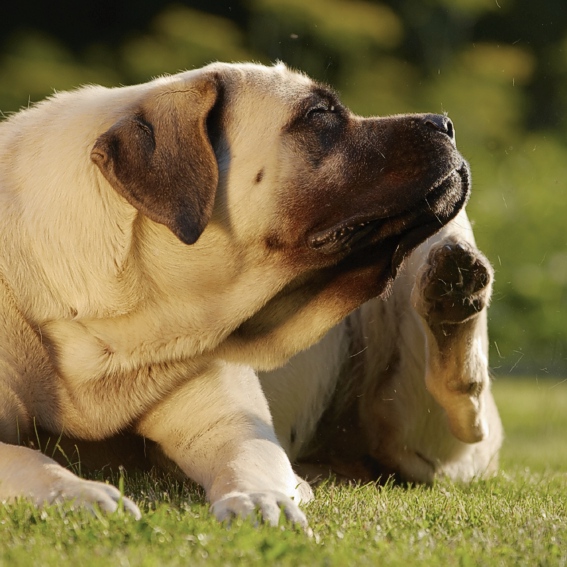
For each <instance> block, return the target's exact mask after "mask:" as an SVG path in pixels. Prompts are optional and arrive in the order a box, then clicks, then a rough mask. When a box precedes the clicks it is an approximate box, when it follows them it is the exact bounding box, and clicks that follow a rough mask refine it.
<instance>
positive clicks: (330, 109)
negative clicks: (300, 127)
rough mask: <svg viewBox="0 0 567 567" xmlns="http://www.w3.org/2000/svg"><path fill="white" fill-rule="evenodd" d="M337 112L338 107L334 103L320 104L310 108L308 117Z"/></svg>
mask: <svg viewBox="0 0 567 567" xmlns="http://www.w3.org/2000/svg"><path fill="white" fill-rule="evenodd" d="M336 112H337V107H336V106H335V105H334V104H324V103H322V104H318V105H317V106H314V107H313V108H311V109H310V110H309V112H308V113H307V117H308V118H310V117H313V116H320V115H322V114H328V113H330V114H335V113H336Z"/></svg>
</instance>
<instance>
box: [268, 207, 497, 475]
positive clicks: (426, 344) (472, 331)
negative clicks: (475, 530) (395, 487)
mask: <svg viewBox="0 0 567 567" xmlns="http://www.w3.org/2000/svg"><path fill="white" fill-rule="evenodd" d="M491 289H492V268H491V266H490V264H489V262H488V261H487V260H486V258H485V257H484V256H483V255H482V254H481V253H480V252H479V251H478V250H477V248H476V246H475V243H474V238H473V233H472V229H471V227H470V224H469V221H468V219H467V216H466V214H465V212H464V210H463V211H462V212H461V213H460V214H459V215H458V216H457V218H456V219H455V220H453V221H451V222H450V223H449V224H448V225H447V226H446V227H444V228H443V229H442V230H441V231H440V232H439V233H437V234H436V235H435V236H433V237H431V238H430V239H428V240H427V241H426V242H425V243H424V244H422V245H421V246H420V247H419V248H418V249H417V250H416V251H414V252H413V253H412V254H411V256H410V257H409V259H408V261H407V262H406V263H405V264H404V267H403V270H402V271H401V273H400V274H399V275H398V277H397V279H396V281H395V282H394V285H393V290H392V293H391V294H390V295H389V297H388V299H387V300H386V299H373V300H371V301H369V302H367V303H366V304H364V305H363V306H362V307H361V308H360V309H359V310H357V311H356V312H354V313H353V314H351V315H350V316H349V317H348V318H347V319H346V320H345V321H344V322H342V323H341V324H340V325H338V326H337V327H336V328H335V329H333V330H332V331H331V332H330V333H329V334H328V335H327V336H326V337H325V338H324V339H323V340H322V341H321V342H320V343H318V344H317V345H315V346H313V347H312V348H311V349H309V350H307V351H305V352H302V353H301V354H299V355H297V356H295V357H294V358H292V359H291V361H290V362H289V363H288V364H287V365H286V366H285V367H284V368H282V369H278V370H275V371H273V372H268V373H261V374H260V378H261V381H262V386H263V388H264V392H265V393H266V396H267V397H268V401H269V403H270V409H271V411H272V416H273V419H274V426H275V429H276V433H277V434H278V437H279V439H280V441H281V443H282V446H283V447H284V448H285V449H286V451H287V453H288V455H289V456H290V458H291V459H292V460H293V461H295V462H297V463H298V466H297V469H298V470H299V472H300V473H302V474H304V475H305V476H307V477H309V478H313V479H316V478H317V477H325V476H328V474H329V472H333V473H335V474H336V475H338V476H339V477H343V478H345V479H349V480H360V481H374V480H378V479H381V480H386V479H387V478H389V477H390V475H395V476H396V477H397V478H398V479H400V480H404V481H411V482H427V483H429V482H431V481H433V480H434V479H435V478H437V477H439V476H446V477H449V478H451V479H452V480H460V481H470V480H472V479H474V478H482V477H486V476H490V475H492V474H493V473H494V472H496V470H497V467H498V452H499V449H500V445H501V443H502V425H501V422H500V418H499V415H498V411H497V409H496V406H495V404H494V400H493V397H492V394H491V392H490V379H489V373H488V358H487V355H488V352H487V351H488V342H487V325H486V307H487V305H488V302H489V300H490V293H491Z"/></svg>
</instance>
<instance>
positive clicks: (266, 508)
mask: <svg viewBox="0 0 567 567" xmlns="http://www.w3.org/2000/svg"><path fill="white" fill-rule="evenodd" d="M211 510H212V512H213V514H214V515H215V517H216V518H217V519H218V520H219V521H221V522H223V521H225V520H230V519H231V518H234V517H237V516H238V517H241V518H246V517H248V516H250V515H251V514H253V513H254V512H255V511H257V512H258V513H259V514H260V516H261V517H262V520H263V521H264V522H265V523H267V524H270V525H271V526H277V525H278V523H279V520H280V515H281V513H282V512H283V514H284V516H285V518H286V519H287V520H288V521H290V522H291V523H293V524H295V525H298V526H300V527H302V528H303V529H307V518H306V517H305V514H304V513H303V512H302V511H301V510H300V509H299V506H298V505H297V504H296V503H295V502H294V501H293V500H292V499H291V498H289V497H288V496H286V495H285V494H283V493H282V492H276V491H265V492H250V493H249V492H239V491H234V492H230V493H228V494H226V495H225V496H223V497H222V498H220V499H219V500H217V501H216V502H213V504H212V505H211Z"/></svg>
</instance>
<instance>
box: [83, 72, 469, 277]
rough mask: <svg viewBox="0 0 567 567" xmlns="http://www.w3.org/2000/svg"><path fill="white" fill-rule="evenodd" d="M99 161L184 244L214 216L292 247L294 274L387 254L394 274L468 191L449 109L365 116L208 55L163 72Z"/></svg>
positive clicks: (96, 154) (106, 137) (314, 88)
mask: <svg viewBox="0 0 567 567" xmlns="http://www.w3.org/2000/svg"><path fill="white" fill-rule="evenodd" d="M91 158H92V160H93V161H94V162H95V163H96V164H97V165H98V167H99V168H100V169H101V171H102V173H103V174H104V175H105V177H106V179H107V180H108V181H109V182H110V184H111V185H112V186H113V187H114V188H115V189H116V190H117V191H118V192H119V193H120V194H121V195H122V196H123V197H125V198H126V199H127V200H128V201H129V202H130V203H131V204H132V205H133V206H134V207H136V208H138V209H139V210H140V211H141V212H142V213H143V214H144V215H146V216H147V217H148V218H149V219H151V220H153V221H155V222H157V223H160V224H163V225H165V226H166V227H168V228H169V229H170V230H171V231H172V232H173V233H174V234H175V235H176V236H177V237H178V238H179V240H181V241H182V242H184V243H185V244H189V245H190V244H193V243H195V242H196V241H197V239H198V238H199V237H200V236H201V234H202V233H203V231H205V230H206V227H207V225H208V224H209V223H210V222H211V219H212V218H213V211H214V213H215V214H214V216H215V217H216V218H217V219H221V220H220V221H219V222H224V223H226V224H227V228H228V225H230V227H229V230H230V231H231V232H232V233H233V236H234V238H236V239H239V240H241V241H243V242H245V243H246V245H248V246H254V245H262V246H265V247H266V248H268V249H271V250H275V251H278V252H280V253H282V252H283V253H287V255H288V256H289V257H290V258H293V262H294V264H295V265H296V266H298V267H299V271H304V270H306V269H313V268H321V267H328V266H335V265H338V264H341V263H344V262H345V259H346V258H348V257H351V256H353V255H357V254H358V253H359V252H361V251H364V254H363V256H367V257H371V256H373V255H374V254H375V253H376V252H377V250H379V252H378V253H379V255H380V256H384V255H386V256H389V258H388V260H389V267H390V268H391V270H390V274H388V275H391V274H392V273H393V274H395V272H396V269H397V267H398V266H399V264H400V262H401V261H402V259H403V258H404V257H405V256H406V255H407V254H408V253H409V252H410V251H411V250H412V249H413V248H415V247H416V246H417V245H418V244H419V243H421V242H422V241H423V240H425V239H426V238H427V237H429V236H430V235H431V234H433V233H434V232H436V231H437V230H439V229H440V228H441V227H442V226H443V225H444V224H446V223H447V222H448V221H449V220H450V219H451V218H453V217H454V216H455V215H456V213H457V212H458V211H459V209H460V208H461V207H462V206H463V205H464V203H465V202H466V200H467V197H468V192H469V169H468V166H467V164H466V162H465V161H464V160H463V158H462V157H461V155H460V154H459V152H458V151H457V149H456V146H455V140H454V130H453V126H452V124H451V122H450V120H449V119H448V118H446V117H444V116H438V115H428V114H426V115H400V116H394V117H387V118H361V117H358V116H355V115H354V114H352V113H351V112H350V111H349V110H348V109H347V108H345V107H344V106H343V105H342V104H341V103H340V101H339V99H338V97H337V95H336V94H335V93H334V92H333V91H332V90H331V89H329V88H327V87H325V86H323V85H320V84H317V83H315V82H313V81H311V80H310V79H308V78H307V77H306V76H304V75H301V74H298V73H295V72H292V71H290V70H288V69H287V68H285V67H284V66H283V65H278V66H275V67H271V68H268V67H263V66H260V65H226V64H214V65H211V66H209V67H205V68H204V69H201V70H198V71H196V72H195V71H194V72H188V73H183V74H180V75H176V76H173V77H170V78H167V79H160V80H157V81H156V82H155V83H154V84H153V87H152V88H150V89H148V91H147V92H146V93H145V94H144V96H142V97H141V98H140V100H139V101H136V103H135V104H133V106H132V108H131V110H130V112H129V113H128V114H127V115H126V116H123V117H121V118H120V119H119V120H118V121H117V122H116V123H115V124H114V125H113V126H112V127H110V128H109V129H108V130H107V131H106V132H105V133H103V134H102V135H101V136H100V137H99V138H98V140H97V142H96V144H95V145H94V148H93V150H92V154H91ZM259 212H260V214H258V213H259ZM359 255H360V254H359ZM347 264H348V262H347ZM350 264H352V261H351V262H350ZM345 265H346V264H345ZM386 279H388V278H387V277H386Z"/></svg>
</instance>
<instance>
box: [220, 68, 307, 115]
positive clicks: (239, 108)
mask: <svg viewBox="0 0 567 567" xmlns="http://www.w3.org/2000/svg"><path fill="white" fill-rule="evenodd" d="M218 68H219V74H220V76H221V77H222V82H223V83H224V85H225V104H226V109H227V111H228V112H231V111H232V112H233V113H234V114H235V115H237V116H238V117H241V119H247V120H249V119H264V120H269V121H270V122H271V123H272V124H276V123H277V124H281V123H286V122H287V121H288V120H289V118H290V115H291V114H293V112H294V109H295V108H299V107H300V106H301V102H302V101H304V100H306V99H308V98H309V97H310V96H311V94H312V92H313V91H314V90H316V89H317V88H318V85H317V84H316V83H315V82H314V81H313V80H312V79H310V78H309V77H307V76H306V75H304V74H302V73H298V72H296V71H293V70H291V69H288V68H287V67H286V66H285V65H283V64H278V65H274V66H272V67H265V66H262V65H254V64H242V65H219V67H218Z"/></svg>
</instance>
